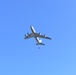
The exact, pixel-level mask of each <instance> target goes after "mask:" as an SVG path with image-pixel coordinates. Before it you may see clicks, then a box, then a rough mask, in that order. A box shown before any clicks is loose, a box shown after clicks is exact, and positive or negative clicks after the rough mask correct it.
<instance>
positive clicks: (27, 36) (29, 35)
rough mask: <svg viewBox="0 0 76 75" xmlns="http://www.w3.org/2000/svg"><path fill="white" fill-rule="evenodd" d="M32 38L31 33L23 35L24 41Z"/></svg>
mask: <svg viewBox="0 0 76 75" xmlns="http://www.w3.org/2000/svg"><path fill="white" fill-rule="evenodd" d="M32 37H33V36H32V33H30V34H29V33H27V35H25V38H24V39H29V38H32Z"/></svg>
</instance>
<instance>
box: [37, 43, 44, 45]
mask: <svg viewBox="0 0 76 75" xmlns="http://www.w3.org/2000/svg"><path fill="white" fill-rule="evenodd" d="M36 45H45V44H43V43H37V44H36Z"/></svg>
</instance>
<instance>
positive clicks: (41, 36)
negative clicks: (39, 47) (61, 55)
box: [35, 33, 51, 40]
mask: <svg viewBox="0 0 76 75" xmlns="http://www.w3.org/2000/svg"><path fill="white" fill-rule="evenodd" d="M35 35H36V37H40V38H45V39H50V40H51V38H50V37H47V36H46V35H42V34H40V33H35Z"/></svg>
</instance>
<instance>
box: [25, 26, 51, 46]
mask: <svg viewBox="0 0 76 75" xmlns="http://www.w3.org/2000/svg"><path fill="white" fill-rule="evenodd" d="M30 28H31V31H32V33H27V35H25V38H24V39H29V38H32V37H34V38H35V39H36V41H37V43H36V45H45V44H44V43H42V40H40V39H39V38H45V39H49V40H51V38H50V37H47V36H46V35H45V34H44V35H42V34H41V33H36V31H35V29H34V27H33V26H30Z"/></svg>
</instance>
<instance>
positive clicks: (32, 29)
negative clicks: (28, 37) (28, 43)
mask: <svg viewBox="0 0 76 75" xmlns="http://www.w3.org/2000/svg"><path fill="white" fill-rule="evenodd" d="M30 28H31V31H32V36H33V37H34V38H35V39H36V41H37V43H41V40H39V38H38V37H37V36H36V35H35V33H36V31H35V29H34V27H33V26H30Z"/></svg>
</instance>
